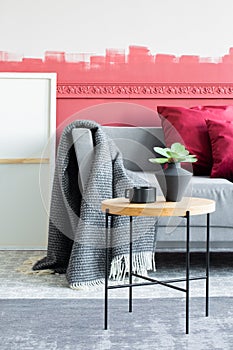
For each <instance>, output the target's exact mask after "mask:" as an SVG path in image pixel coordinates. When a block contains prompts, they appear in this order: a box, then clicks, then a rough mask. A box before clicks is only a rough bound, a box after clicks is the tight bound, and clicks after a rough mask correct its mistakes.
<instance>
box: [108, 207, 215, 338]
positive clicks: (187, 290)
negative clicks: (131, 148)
mask: <svg viewBox="0 0 233 350" xmlns="http://www.w3.org/2000/svg"><path fill="white" fill-rule="evenodd" d="M201 215H204V214H201ZM114 216H118V215H116V214H111V213H109V209H106V211H105V240H106V241H105V242H106V245H105V254H106V260H105V288H104V289H105V302H104V329H105V330H106V329H108V290H109V289H116V288H129V312H132V310H133V287H139V286H146V285H155V284H159V285H163V286H165V287H168V288H173V289H176V290H179V291H182V292H185V293H186V334H189V299H190V285H189V282H190V281H192V280H203V279H205V280H206V288H205V289H206V295H205V316H206V317H208V316H209V266H210V249H209V242H210V214H209V213H207V214H206V216H207V222H206V252H205V264H206V274H205V276H197V277H190V216H191V215H190V212H189V211H187V212H186V215H185V216H184V218H186V278H179V279H171V280H164V281H160V280H157V279H154V278H151V277H147V276H142V275H139V274H137V273H133V271H132V253H133V216H129V219H130V234H129V283H128V284H118V285H112V286H109V285H108V273H109V271H108V270H109V246H108V235H109V217H110V218H111V221H110V234H111V230H112V228H113V217H114ZM133 276H135V277H139V278H141V279H143V280H146V281H147V282H142V283H133V280H132V279H133ZM184 281H186V288H180V287H178V286H174V285H172V283H176V282H184Z"/></svg>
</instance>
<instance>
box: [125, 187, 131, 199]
mask: <svg viewBox="0 0 233 350" xmlns="http://www.w3.org/2000/svg"><path fill="white" fill-rule="evenodd" d="M129 197H130V188H126V190H125V198H129Z"/></svg>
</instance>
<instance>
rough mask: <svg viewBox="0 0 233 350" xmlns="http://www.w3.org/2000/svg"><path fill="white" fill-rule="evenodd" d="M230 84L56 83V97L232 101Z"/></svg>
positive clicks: (232, 84) (232, 91) (232, 94)
mask: <svg viewBox="0 0 233 350" xmlns="http://www.w3.org/2000/svg"><path fill="white" fill-rule="evenodd" d="M232 97H233V83H58V84H57V98H128V99H129V98H176V99H177V98H232Z"/></svg>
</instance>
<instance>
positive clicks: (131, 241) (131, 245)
mask: <svg viewBox="0 0 233 350" xmlns="http://www.w3.org/2000/svg"><path fill="white" fill-rule="evenodd" d="M129 232H130V237H129V239H130V242H129V284H130V287H129V312H132V309H133V307H132V306H133V287H132V282H133V280H132V265H133V261H132V260H133V256H132V255H133V218H132V216H130V229H129Z"/></svg>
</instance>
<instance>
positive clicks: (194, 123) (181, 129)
mask: <svg viewBox="0 0 233 350" xmlns="http://www.w3.org/2000/svg"><path fill="white" fill-rule="evenodd" d="M229 108H231V110H232V114H231V113H227V116H226V108H225V106H216V107H215V106H209V107H208V106H197V107H192V108H186V107H174V106H158V107H157V111H158V113H159V115H160V117H161V120H162V127H163V131H164V136H165V143H166V145H167V147H170V146H171V144H172V143H174V142H181V143H183V144H184V145H185V147H186V148H187V149H188V150H189V152H190V153H191V154H195V155H196V156H197V158H198V161H197V162H196V163H193V172H194V174H195V175H210V173H211V169H212V164H213V161H212V151H211V143H210V138H209V134H208V130H207V125H206V122H205V120H206V119H211V120H215V119H220V120H222V119H224V120H225V119H228V118H229V119H230V120H233V106H229Z"/></svg>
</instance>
